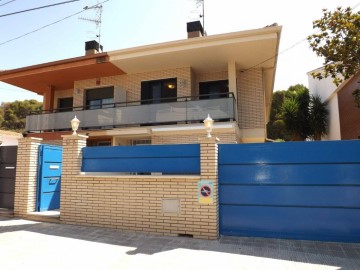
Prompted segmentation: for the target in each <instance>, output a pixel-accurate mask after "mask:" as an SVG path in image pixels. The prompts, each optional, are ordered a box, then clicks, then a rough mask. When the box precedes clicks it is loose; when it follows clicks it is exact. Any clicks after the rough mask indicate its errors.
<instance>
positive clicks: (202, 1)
mask: <svg viewBox="0 0 360 270" xmlns="http://www.w3.org/2000/svg"><path fill="white" fill-rule="evenodd" d="M199 7H202V12H201V13H200V18H202V25H203V30H204V33H203V34H204V36H205V33H206V32H205V0H196V8H199Z"/></svg>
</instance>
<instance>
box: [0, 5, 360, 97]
mask: <svg viewBox="0 0 360 270" xmlns="http://www.w3.org/2000/svg"><path fill="white" fill-rule="evenodd" d="M63 1H65V0H37V1H28V0H15V1H12V2H10V3H8V4H6V3H7V2H9V0H0V15H3V14H8V13H11V12H16V11H20V10H25V9H30V8H34V7H39V6H44V5H50V4H54V3H59V2H63ZM100 2H101V0H100ZM96 3H97V1H96V0H80V1H77V2H72V3H68V4H64V5H59V6H54V7H49V8H46V9H40V10H35V11H31V12H26V13H21V14H17V15H11V16H6V17H0V25H1V27H0V33H1V35H0V44H2V43H4V42H6V41H8V40H10V39H13V38H15V37H17V36H20V35H22V34H25V33H28V32H31V31H33V30H35V29H38V28H40V27H43V26H45V25H47V24H50V23H52V22H55V21H57V20H60V19H63V18H65V17H67V16H69V15H72V14H74V13H76V12H80V11H82V10H83V8H84V7H85V6H92V5H94V4H96ZM337 6H343V7H347V6H350V7H356V8H355V11H358V10H359V6H360V0H341V1H340V0H315V1H310V0H303V1H285V0H273V1H267V0H252V1H239V0H221V1H219V0H205V28H206V31H207V33H208V35H213V34H220V33H228V32H234V31H241V30H248V29H255V28H262V27H264V26H266V25H269V24H272V23H274V22H277V23H278V24H279V25H282V26H283V31H282V36H281V42H280V50H279V51H280V55H279V56H278V64H277V73H276V79H275V88H274V89H275V90H282V89H287V88H288V87H289V86H291V85H294V84H297V83H302V84H304V85H306V86H307V75H306V72H308V71H310V70H312V69H315V68H317V67H319V66H321V64H322V60H321V59H319V58H317V57H316V55H315V54H314V53H313V52H312V51H311V50H310V49H309V46H308V43H307V41H303V42H300V41H302V40H305V39H306V37H307V36H308V35H309V34H312V33H313V32H314V30H313V29H312V21H313V20H315V19H318V18H320V17H321V15H322V8H328V9H334V8H336V7H337ZM103 7H104V9H103V20H102V28H101V31H102V35H101V43H102V44H103V46H104V51H111V50H117V49H122V48H129V47H134V46H140V45H146V44H152V43H159V42H166V41H171V40H179V39H184V38H186V22H188V21H192V20H195V19H196V18H197V17H198V13H197V12H196V1H195V0H151V1H146V0H127V1H125V0H109V1H107V2H105V3H104V4H103ZM79 17H85V18H89V19H92V18H95V17H96V16H95V12H94V11H92V10H87V11H85V12H83V13H81V14H80V15H76V16H73V17H71V18H69V19H66V20H64V21H62V22H60V23H57V24H55V25H52V26H50V27H47V28H44V29H42V30H40V31H37V32H35V33H32V34H29V35H27V36H25V37H23V38H20V39H17V40H15V41H12V42H9V43H6V44H2V45H0V70H8V69H14V68H19V67H24V66H29V65H34V64H40V63H45V62H50V61H55V60H60V59H65V58H71V57H76V56H81V55H83V54H84V43H85V41H88V40H92V39H94V38H95V35H96V31H97V30H96V26H95V24H93V23H90V22H87V21H83V20H80V19H79ZM298 42H300V44H299V45H297V46H295V47H293V48H292V46H293V45H295V44H296V43H298ZM29 98H35V99H38V100H42V97H41V96H38V95H35V94H32V93H31V92H28V91H24V90H21V89H18V88H15V87H12V86H10V85H7V84H4V83H0V103H1V102H7V101H14V100H24V99H29Z"/></svg>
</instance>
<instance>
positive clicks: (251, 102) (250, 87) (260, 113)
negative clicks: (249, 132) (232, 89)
mask: <svg viewBox="0 0 360 270" xmlns="http://www.w3.org/2000/svg"><path fill="white" fill-rule="evenodd" d="M236 76H237V92H238V103H237V104H238V115H239V118H238V120H239V127H240V129H249V128H251V129H253V128H265V99H264V87H263V72H262V70H261V69H260V68H258V69H250V70H247V71H244V72H237V75H236Z"/></svg>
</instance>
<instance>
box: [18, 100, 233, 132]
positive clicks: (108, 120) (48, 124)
mask: <svg viewBox="0 0 360 270" xmlns="http://www.w3.org/2000/svg"><path fill="white" fill-rule="evenodd" d="M99 107H100V106H98V108H96V107H95V108H94V107H90V108H89V107H88V108H87V107H74V108H67V109H68V110H69V109H70V110H69V111H61V109H59V110H52V111H36V112H32V113H31V114H30V115H28V116H26V128H25V130H26V131H27V132H39V131H55V130H69V129H70V121H71V119H73V118H74V116H75V115H76V116H77V118H78V119H79V120H80V121H81V122H80V129H104V128H105V129H106V128H108V129H111V128H115V127H124V126H138V125H144V126H145V125H156V124H159V125H161V124H177V123H192V122H199V121H202V120H204V119H205V118H206V116H207V115H208V114H209V115H210V116H211V118H213V119H214V120H215V121H224V120H234V121H236V120H237V109H236V101H235V98H234V95H233V93H226V94H220V95H219V94H217V95H207V96H201V97H178V98H170V99H161V102H160V103H156V104H154V103H153V101H152V100H143V101H136V102H123V103H111V104H105V105H104V104H103V105H102V106H101V108H99ZM62 110H64V109H62Z"/></svg>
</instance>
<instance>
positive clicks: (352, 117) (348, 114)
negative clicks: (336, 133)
mask: <svg viewBox="0 0 360 270" xmlns="http://www.w3.org/2000/svg"><path fill="white" fill-rule="evenodd" d="M359 80H360V73H358V74H357V75H356V76H354V77H353V78H352V79H351V80H350V81H349V82H348V83H347V84H346V85H345V86H344V87H343V89H341V90H340V91H339V92H338V103H339V118H340V133H341V139H342V140H356V139H359V138H360V124H359V123H360V108H358V107H356V106H355V100H354V97H353V96H352V93H353V92H354V91H355V90H356V89H359V87H360V85H359Z"/></svg>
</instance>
